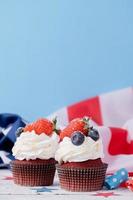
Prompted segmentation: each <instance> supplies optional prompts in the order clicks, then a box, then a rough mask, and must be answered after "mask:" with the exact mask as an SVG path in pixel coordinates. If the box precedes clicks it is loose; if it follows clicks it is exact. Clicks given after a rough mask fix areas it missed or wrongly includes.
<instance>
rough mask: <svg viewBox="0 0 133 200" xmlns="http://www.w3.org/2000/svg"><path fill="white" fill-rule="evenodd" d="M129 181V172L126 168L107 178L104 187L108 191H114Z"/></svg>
mask: <svg viewBox="0 0 133 200" xmlns="http://www.w3.org/2000/svg"><path fill="white" fill-rule="evenodd" d="M127 180H128V172H127V170H126V169H125V168H122V169H119V170H118V171H117V172H115V174H113V175H111V176H108V177H106V178H105V182H104V185H105V187H106V188H107V189H109V190H112V189H115V188H118V187H119V185H121V183H124V182H126V181H127Z"/></svg>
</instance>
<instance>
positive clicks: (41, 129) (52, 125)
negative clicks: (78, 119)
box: [24, 118, 59, 135]
mask: <svg viewBox="0 0 133 200" xmlns="http://www.w3.org/2000/svg"><path fill="white" fill-rule="evenodd" d="M56 123H57V119H56V118H55V119H54V120H53V121H50V120H48V119H44V118H42V119H38V120H37V121H36V122H34V123H32V124H28V125H27V126H26V127H25V128H24V131H29V132H31V131H33V130H34V131H35V133H36V134H38V135H40V134H41V133H45V134H47V135H51V134H52V132H53V131H55V132H56V133H58V132H59V130H58V129H56Z"/></svg>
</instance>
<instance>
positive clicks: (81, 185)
mask: <svg viewBox="0 0 133 200" xmlns="http://www.w3.org/2000/svg"><path fill="white" fill-rule="evenodd" d="M107 166H108V165H107V164H105V163H104V164H102V165H101V166H97V167H94V166H93V167H89V168H74V167H70V168H69V167H68V166H67V167H64V166H61V165H56V168H57V171H58V176H59V180H60V186H61V188H62V189H65V190H69V191H74V192H87V191H96V190H101V189H102V187H103V183H104V180H105V174H106V170H107Z"/></svg>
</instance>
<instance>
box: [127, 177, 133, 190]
mask: <svg viewBox="0 0 133 200" xmlns="http://www.w3.org/2000/svg"><path fill="white" fill-rule="evenodd" d="M126 187H127V188H128V189H129V190H130V191H132V192H133V178H132V179H130V180H128V181H126Z"/></svg>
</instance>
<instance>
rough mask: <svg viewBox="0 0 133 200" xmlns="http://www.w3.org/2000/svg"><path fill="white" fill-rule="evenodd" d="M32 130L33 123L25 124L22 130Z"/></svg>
mask: <svg viewBox="0 0 133 200" xmlns="http://www.w3.org/2000/svg"><path fill="white" fill-rule="evenodd" d="M33 130H34V123H32V124H27V125H26V126H25V128H24V132H26V131H28V132H31V131H33Z"/></svg>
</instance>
